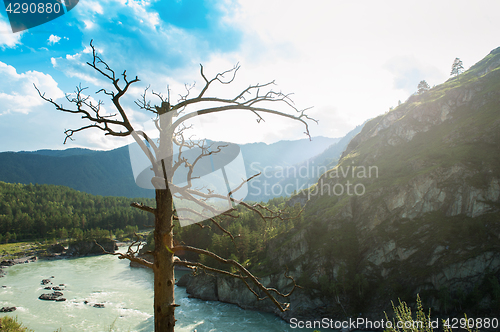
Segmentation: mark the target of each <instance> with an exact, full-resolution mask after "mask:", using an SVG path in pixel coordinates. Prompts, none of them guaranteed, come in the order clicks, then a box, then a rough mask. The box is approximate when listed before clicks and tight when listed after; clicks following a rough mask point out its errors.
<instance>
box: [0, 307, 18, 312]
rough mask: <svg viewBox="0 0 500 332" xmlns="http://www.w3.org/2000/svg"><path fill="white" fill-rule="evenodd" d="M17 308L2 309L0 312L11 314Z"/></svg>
mask: <svg viewBox="0 0 500 332" xmlns="http://www.w3.org/2000/svg"><path fill="white" fill-rule="evenodd" d="M16 309H17V308H16V307H3V308H2V309H0V312H12V311H15V310H16Z"/></svg>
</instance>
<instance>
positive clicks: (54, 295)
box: [38, 292, 66, 301]
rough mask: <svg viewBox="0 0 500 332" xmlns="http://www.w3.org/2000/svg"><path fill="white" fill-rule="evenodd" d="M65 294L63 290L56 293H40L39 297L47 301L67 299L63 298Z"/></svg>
mask: <svg viewBox="0 0 500 332" xmlns="http://www.w3.org/2000/svg"><path fill="white" fill-rule="evenodd" d="M61 296H63V293H61V292H54V293H45V294H42V295H40V296H39V297H38V298H39V299H40V300H46V301H66V299H65V298H61Z"/></svg>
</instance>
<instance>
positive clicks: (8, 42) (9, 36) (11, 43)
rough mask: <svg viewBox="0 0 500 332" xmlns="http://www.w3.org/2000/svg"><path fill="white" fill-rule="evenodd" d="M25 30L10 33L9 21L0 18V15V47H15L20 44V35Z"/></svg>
mask: <svg viewBox="0 0 500 332" xmlns="http://www.w3.org/2000/svg"><path fill="white" fill-rule="evenodd" d="M24 33H25V31H21V32H16V33H12V28H11V27H10V25H9V23H7V22H5V21H3V20H2V17H1V16H0V36H1V38H0V47H1V48H2V49H5V47H9V48H11V47H16V45H19V44H21V36H22V35H23V34H24Z"/></svg>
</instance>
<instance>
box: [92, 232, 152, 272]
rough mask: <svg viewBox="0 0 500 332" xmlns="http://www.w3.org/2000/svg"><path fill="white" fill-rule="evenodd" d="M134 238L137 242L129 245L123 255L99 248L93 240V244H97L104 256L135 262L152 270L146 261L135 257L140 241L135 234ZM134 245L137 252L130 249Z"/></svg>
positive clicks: (149, 263) (150, 264)
mask: <svg viewBox="0 0 500 332" xmlns="http://www.w3.org/2000/svg"><path fill="white" fill-rule="evenodd" d="M134 234H135V233H134ZM135 236H136V237H137V240H136V241H134V242H132V243H131V244H130V245H129V247H128V250H127V252H126V253H125V254H123V253H119V252H110V251H107V250H106V249H104V247H103V246H101V245H100V244H99V243H97V241H96V240H94V243H95V244H97V245H98V246H99V247H100V248H101V250H102V251H103V253H105V254H108V255H114V256H118V259H128V260H129V261H131V262H135V263H137V264H140V265H142V266H145V267H147V268H150V269H153V263H151V262H148V261H147V260H145V259H143V258H140V257H137V253H138V252H139V246H140V240H139V236H138V235H137V234H135ZM134 245H137V250H135V251H134V250H133V249H132V247H133V246H134Z"/></svg>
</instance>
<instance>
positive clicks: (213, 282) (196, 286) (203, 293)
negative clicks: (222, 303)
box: [186, 273, 219, 301]
mask: <svg viewBox="0 0 500 332" xmlns="http://www.w3.org/2000/svg"><path fill="white" fill-rule="evenodd" d="M202 274H203V278H191V279H190V280H189V282H188V283H187V287H186V292H187V293H188V294H196V298H198V299H201V300H206V301H217V300H218V299H219V298H218V296H217V279H216V277H215V276H213V275H208V274H205V273H202Z"/></svg>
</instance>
